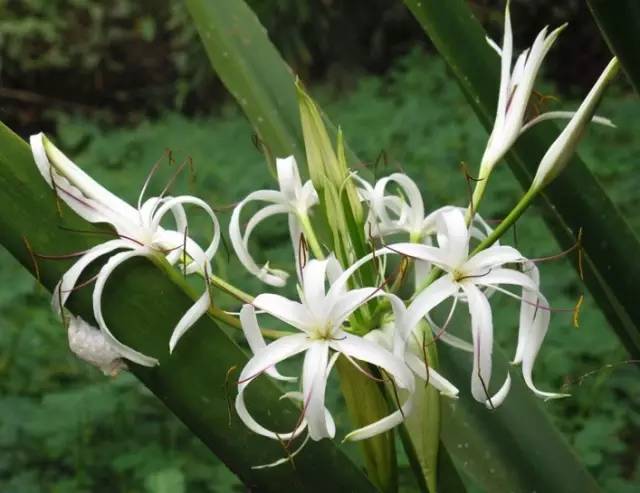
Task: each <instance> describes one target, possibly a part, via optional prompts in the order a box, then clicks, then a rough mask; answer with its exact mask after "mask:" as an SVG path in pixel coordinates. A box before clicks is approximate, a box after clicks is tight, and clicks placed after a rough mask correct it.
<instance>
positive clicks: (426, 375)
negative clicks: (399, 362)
mask: <svg viewBox="0 0 640 493" xmlns="http://www.w3.org/2000/svg"><path fill="white" fill-rule="evenodd" d="M398 330H401V329H399V328H398V327H397V326H396V324H395V322H388V323H386V324H384V325H383V326H382V328H380V329H374V330H372V331H371V332H369V333H367V334H366V335H365V336H364V337H365V338H366V339H369V340H372V341H374V342H376V343H377V344H379V345H380V346H382V347H384V348H386V349H388V350H389V351H394V343H395V342H396V341H397V339H396V338H395V337H394V335H395V334H396V331H398ZM422 337H423V336H422V335H421V334H420V333H419V331H418V330H417V328H416V330H414V332H413V333H412V334H411V336H410V337H409V341H408V344H406V345H403V349H406V353H405V354H404V356H403V357H404V361H405V363H406V365H407V366H408V367H409V369H410V370H411V371H412V372H413V373H414V374H415V375H416V376H417V377H418V378H420V379H422V380H424V381H425V382H426V383H428V384H429V385H431V386H432V387H433V388H435V389H436V390H438V391H439V392H440V393H441V394H442V395H444V396H447V397H452V398H457V397H458V393H459V391H458V389H457V388H456V386H455V385H453V384H452V383H451V382H449V381H448V380H447V379H446V378H444V377H443V376H442V375H440V373H438V372H437V371H436V370H435V369H433V368H432V367H430V366H429V365H428V364H427V363H428V362H425V360H424V359H425V351H424V347H423V344H424V341H423V340H422Z"/></svg>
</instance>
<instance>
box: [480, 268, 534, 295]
mask: <svg viewBox="0 0 640 493" xmlns="http://www.w3.org/2000/svg"><path fill="white" fill-rule="evenodd" d="M472 281H473V283H474V284H479V285H481V286H496V285H500V284H512V285H515V286H522V287H524V288H527V289H530V290H533V291H537V290H538V286H537V285H536V283H535V282H533V280H532V279H531V278H530V277H529V276H527V275H526V274H523V273H522V272H518V271H517V270H513V269H504V268H496V269H492V270H490V271H488V272H486V273H481V274H478V275H477V276H476V277H474V278H473V279H472Z"/></svg>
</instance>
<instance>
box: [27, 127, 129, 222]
mask: <svg viewBox="0 0 640 493" xmlns="http://www.w3.org/2000/svg"><path fill="white" fill-rule="evenodd" d="M29 143H30V144H31V149H32V151H33V156H34V159H35V161H36V165H37V166H38V170H39V171H40V174H41V175H42V177H43V178H44V179H45V181H46V182H47V183H48V184H49V186H52V183H51V171H50V170H51V169H52V168H53V169H54V170H56V171H57V173H58V174H59V175H61V177H64V179H65V180H66V181H67V182H68V183H69V184H71V185H72V186H73V187H74V188H77V189H78V190H79V191H80V192H81V193H82V195H83V196H85V197H87V198H89V199H93V200H95V201H96V202H98V203H100V204H103V205H104V206H107V207H108V208H109V209H111V210H112V211H114V212H115V213H117V214H119V215H121V216H123V217H130V218H131V217H135V216H136V215H137V211H136V209H135V208H134V207H132V206H131V205H129V204H127V203H126V202H125V201H124V200H122V199H121V198H120V197H118V196H117V195H115V194H113V193H111V192H110V191H109V190H107V189H106V188H104V187H103V186H102V185H100V184H99V183H98V182H96V181H95V180H94V179H93V178H91V177H90V176H89V175H88V174H86V173H85V172H84V171H82V169H80V167H78V165H76V164H75V163H74V162H72V161H71V160H70V159H69V158H68V157H67V156H65V155H64V154H63V153H62V151H60V149H58V148H57V147H56V146H55V145H53V143H52V142H51V141H50V140H49V139H47V138H46V137H45V135H44V134H43V133H39V134H36V135H32V136H31V137H30V139H29ZM69 205H70V204H69ZM70 207H71V205H70Z"/></svg>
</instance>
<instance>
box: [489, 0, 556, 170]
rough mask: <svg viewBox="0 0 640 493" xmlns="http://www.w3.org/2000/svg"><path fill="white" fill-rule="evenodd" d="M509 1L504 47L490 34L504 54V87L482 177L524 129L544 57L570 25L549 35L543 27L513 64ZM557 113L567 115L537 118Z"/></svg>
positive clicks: (502, 82) (498, 51)
mask: <svg viewBox="0 0 640 493" xmlns="http://www.w3.org/2000/svg"><path fill="white" fill-rule="evenodd" d="M509 3H510V2H509V1H507V5H506V8H505V19H504V37H503V41H502V48H499V47H498V45H497V44H496V43H495V42H493V41H492V40H491V39H489V38H487V42H488V43H489V45H490V46H491V47H492V48H493V49H494V50H495V51H496V52H497V53H498V55H500V58H501V65H500V89H499V94H498V106H497V110H496V118H495V121H494V124H493V129H492V131H491V135H490V136H489V141H488V142H487V147H486V148H485V151H484V155H483V156H482V160H481V163H480V178H481V179H482V178H486V177H487V176H488V175H489V174H490V173H491V170H492V169H493V167H494V166H495V165H496V163H497V162H498V161H500V159H502V157H503V156H504V155H505V154H506V152H507V151H508V150H509V149H510V148H511V146H512V145H513V144H514V142H515V141H516V139H517V138H518V137H519V136H520V134H521V133H522V131H523V126H524V123H525V122H524V119H525V117H526V112H527V106H528V104H529V98H530V97H531V93H532V92H533V85H534V83H535V80H536V77H537V75H538V71H539V70H540V66H541V65H542V61H543V60H544V57H545V56H546V55H547V52H548V51H549V49H551V47H552V46H553V44H554V43H555V41H556V39H557V38H558V35H559V34H560V32H561V31H562V30H563V29H564V28H565V27H566V24H565V25H563V26H561V27H559V28H557V29H555V30H554V31H552V32H551V34H549V35H547V29H548V28H547V27H545V28H544V29H542V31H540V32H539V33H538V36H537V37H536V39H535V41H534V42H533V45H532V46H531V48H530V49H527V50H525V51H524V52H523V53H521V54H520V56H519V57H518V59H517V60H516V63H515V65H513V67H512V65H511V64H512V55H513V32H512V30H511V16H510V14H509ZM554 116H557V117H566V115H564V114H549V115H547V116H545V117H543V116H540V117H538V119H537V121H542V120H544V119H548V118H552V117H554ZM537 121H536V123H537ZM531 123H533V122H531ZM527 128H529V127H527Z"/></svg>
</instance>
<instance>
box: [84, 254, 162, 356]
mask: <svg viewBox="0 0 640 493" xmlns="http://www.w3.org/2000/svg"><path fill="white" fill-rule="evenodd" d="M150 255H152V253H151V251H150V250H148V249H146V248H139V249H137V250H132V251H129V252H121V253H116V254H115V255H114V256H112V257H111V258H110V259H109V261H108V262H107V263H106V264H105V265H104V266H103V267H102V269H100V272H99V273H98V277H97V279H96V284H95V287H94V288H93V316H94V317H95V319H96V322H97V323H98V327H99V328H100V330H101V331H102V332H103V333H104V335H105V337H106V338H107V339H108V340H109V341H110V342H111V343H112V344H113V346H114V347H115V348H116V349H117V350H118V352H120V354H121V355H122V357H123V358H127V359H128V360H130V361H133V362H134V363H137V364H139V365H142V366H156V365H158V364H159V363H158V360H157V359H156V358H152V357H150V356H146V355H144V354H142V353H140V352H139V351H136V350H135V349H132V348H130V347H129V346H126V345H124V344H122V343H121V342H120V341H118V339H116V338H115V336H114V335H113V334H112V333H111V331H110V330H109V328H108V327H107V324H106V322H105V321H104V317H103V315H102V291H103V290H104V286H105V284H106V282H107V280H108V279H109V276H111V273H112V272H113V271H114V270H115V269H116V268H117V267H118V266H119V265H120V264H122V263H123V262H126V261H127V260H129V259H130V258H133V257H148V256H150Z"/></svg>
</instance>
